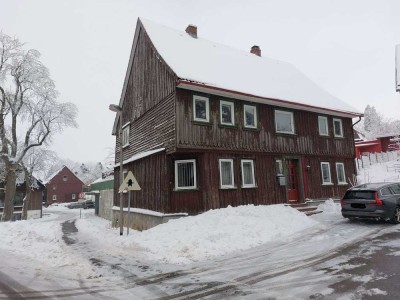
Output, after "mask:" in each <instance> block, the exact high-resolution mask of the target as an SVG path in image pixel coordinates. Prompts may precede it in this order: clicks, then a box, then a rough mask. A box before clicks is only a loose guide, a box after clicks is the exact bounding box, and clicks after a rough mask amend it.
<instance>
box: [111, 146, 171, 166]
mask: <svg viewBox="0 0 400 300" xmlns="http://www.w3.org/2000/svg"><path fill="white" fill-rule="evenodd" d="M164 150H165V148H159V149H154V150H149V151H144V152H140V153H137V154H135V155H133V156H131V157H130V158H128V159H126V160H124V161H123V164H124V165H125V164H128V163H131V162H134V161H136V160H139V159H142V158H144V157H146V156H150V155H153V154H155V153H157V152H161V151H164ZM114 167H119V163H117V164H115V165H114Z"/></svg>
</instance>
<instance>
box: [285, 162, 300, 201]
mask: <svg viewBox="0 0 400 300" xmlns="http://www.w3.org/2000/svg"><path fill="white" fill-rule="evenodd" d="M286 169H287V188H288V200H289V202H298V201H299V181H298V176H297V160H294V159H289V160H287V161H286Z"/></svg>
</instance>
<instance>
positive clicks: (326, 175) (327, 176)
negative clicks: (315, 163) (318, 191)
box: [321, 162, 332, 184]
mask: <svg viewBox="0 0 400 300" xmlns="http://www.w3.org/2000/svg"><path fill="white" fill-rule="evenodd" d="M321 174H322V184H332V180H331V168H330V165H329V163H328V162H321Z"/></svg>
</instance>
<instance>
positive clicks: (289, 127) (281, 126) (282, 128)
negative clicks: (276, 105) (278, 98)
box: [275, 110, 294, 134]
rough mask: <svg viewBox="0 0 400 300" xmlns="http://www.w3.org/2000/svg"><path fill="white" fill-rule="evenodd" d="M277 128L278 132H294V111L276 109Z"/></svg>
mask: <svg viewBox="0 0 400 300" xmlns="http://www.w3.org/2000/svg"><path fill="white" fill-rule="evenodd" d="M275 129H276V132H278V133H289V134H294V121H293V113H292V112H289V111H283V110H275Z"/></svg>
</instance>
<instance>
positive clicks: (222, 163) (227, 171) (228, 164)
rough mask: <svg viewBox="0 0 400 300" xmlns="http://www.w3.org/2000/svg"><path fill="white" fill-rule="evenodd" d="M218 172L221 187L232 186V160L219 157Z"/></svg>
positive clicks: (233, 183) (233, 182) (233, 181)
mask: <svg viewBox="0 0 400 300" xmlns="http://www.w3.org/2000/svg"><path fill="white" fill-rule="evenodd" d="M219 174H220V183H221V188H233V187H234V186H235V180H234V178H233V160H232V159H220V160H219Z"/></svg>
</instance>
